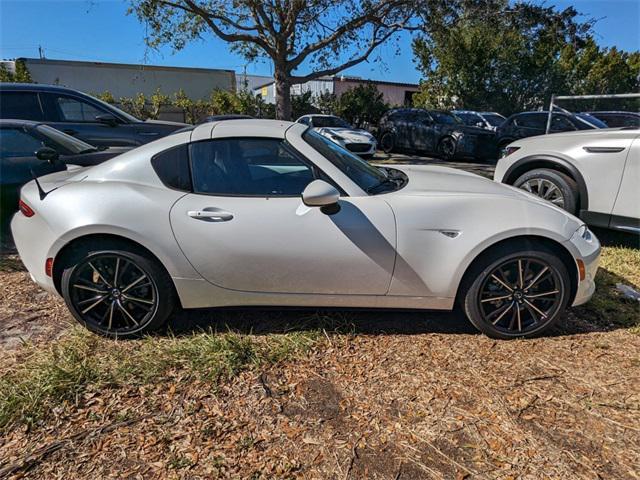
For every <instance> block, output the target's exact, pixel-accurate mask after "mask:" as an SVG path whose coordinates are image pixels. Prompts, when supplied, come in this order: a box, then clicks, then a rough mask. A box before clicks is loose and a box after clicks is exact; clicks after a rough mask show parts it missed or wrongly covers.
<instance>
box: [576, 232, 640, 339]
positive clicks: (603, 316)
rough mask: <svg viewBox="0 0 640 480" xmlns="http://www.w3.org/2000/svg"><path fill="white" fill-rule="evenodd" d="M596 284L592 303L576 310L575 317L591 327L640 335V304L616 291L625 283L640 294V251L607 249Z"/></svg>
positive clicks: (619, 246)
mask: <svg viewBox="0 0 640 480" xmlns="http://www.w3.org/2000/svg"><path fill="white" fill-rule="evenodd" d="M596 283H597V288H596V293H595V295H594V296H593V298H592V299H591V301H590V302H589V303H587V304H586V305H583V306H582V307H579V308H577V309H575V314H576V315H577V316H578V317H581V318H582V319H583V320H586V321H588V322H590V323H594V324H597V325H600V326H605V327H623V328H630V331H631V332H632V333H635V334H640V303H639V302H638V301H637V300H633V299H630V298H627V297H625V296H624V295H623V294H622V293H621V292H620V291H618V289H617V288H616V285H617V284H619V283H621V284H624V285H628V286H630V287H632V288H634V289H635V290H636V291H640V249H639V248H638V247H636V246H634V245H625V244H614V245H612V246H605V247H603V249H602V257H601V261H600V270H599V271H598V274H597V276H596Z"/></svg>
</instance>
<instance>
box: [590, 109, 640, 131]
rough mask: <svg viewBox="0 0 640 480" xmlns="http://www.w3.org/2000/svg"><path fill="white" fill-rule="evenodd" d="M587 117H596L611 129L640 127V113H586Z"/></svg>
mask: <svg viewBox="0 0 640 480" xmlns="http://www.w3.org/2000/svg"><path fill="white" fill-rule="evenodd" d="M586 115H590V116H592V117H596V118H597V119H598V120H601V121H603V122H604V123H606V124H607V126H608V127H609V128H618V127H640V113H639V112H586Z"/></svg>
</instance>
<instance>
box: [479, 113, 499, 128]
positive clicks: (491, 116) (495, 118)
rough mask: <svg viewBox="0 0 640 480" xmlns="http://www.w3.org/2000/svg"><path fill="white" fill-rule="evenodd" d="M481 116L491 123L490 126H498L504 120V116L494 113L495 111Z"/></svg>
mask: <svg viewBox="0 0 640 480" xmlns="http://www.w3.org/2000/svg"><path fill="white" fill-rule="evenodd" d="M482 117H483V118H484V119H485V120H486V121H487V123H489V125H491V126H492V127H499V126H500V125H502V122H504V117H501V116H500V115H496V114H495V113H485V114H483V115H482Z"/></svg>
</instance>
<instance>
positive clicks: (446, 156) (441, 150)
mask: <svg viewBox="0 0 640 480" xmlns="http://www.w3.org/2000/svg"><path fill="white" fill-rule="evenodd" d="M448 142H450V143H451V144H452V145H453V153H451V154H448V153H446V152H445V151H444V146H445V144H446V143H448ZM456 150H457V142H456V141H455V139H454V138H453V137H444V138H443V139H442V140H440V143H439V144H438V154H439V155H440V157H441V158H442V159H443V160H453V159H454V158H455V156H456Z"/></svg>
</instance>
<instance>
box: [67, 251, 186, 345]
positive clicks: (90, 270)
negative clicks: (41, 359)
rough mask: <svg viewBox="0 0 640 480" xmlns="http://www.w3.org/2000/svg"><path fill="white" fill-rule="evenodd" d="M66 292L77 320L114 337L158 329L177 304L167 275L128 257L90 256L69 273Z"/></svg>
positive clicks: (136, 256) (112, 253) (115, 254)
mask: <svg viewBox="0 0 640 480" xmlns="http://www.w3.org/2000/svg"><path fill="white" fill-rule="evenodd" d="M62 289H63V296H64V299H65V301H66V303H67V306H68V307H69V309H70V310H71V313H72V314H73V315H74V317H75V318H76V319H77V320H78V321H79V322H80V323H82V324H83V325H84V326H86V327H87V328H88V329H89V330H92V331H94V332H96V333H99V334H102V335H106V336H110V337H119V338H123V337H132V336H137V335H139V334H141V333H143V332H148V331H151V330H154V329H156V328H158V327H159V326H160V325H162V324H163V323H164V322H165V321H166V319H167V318H168V316H169V314H170V313H171V312H172V311H173V310H174V306H175V303H176V302H175V293H174V290H173V286H172V284H171V279H170V278H169V277H168V275H167V274H166V272H165V271H164V269H162V268H161V267H160V266H159V265H157V262H156V261H155V260H152V259H149V258H146V257H144V256H141V255H139V254H137V253H132V252H128V251H117V250H115V251H98V252H90V253H88V254H87V255H86V256H85V257H84V258H82V259H81V260H80V261H78V262H77V263H76V264H75V265H72V266H71V267H69V268H67V269H65V271H64V272H63V277H62Z"/></svg>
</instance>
